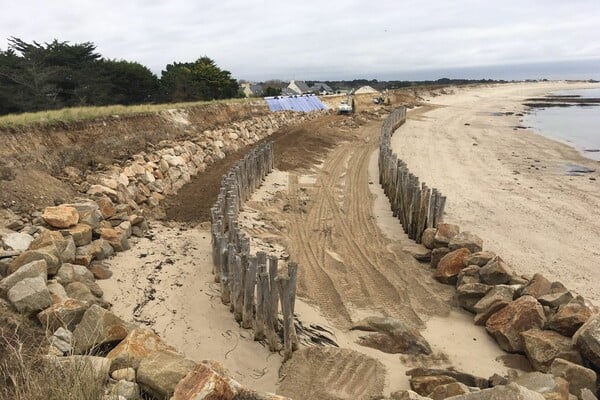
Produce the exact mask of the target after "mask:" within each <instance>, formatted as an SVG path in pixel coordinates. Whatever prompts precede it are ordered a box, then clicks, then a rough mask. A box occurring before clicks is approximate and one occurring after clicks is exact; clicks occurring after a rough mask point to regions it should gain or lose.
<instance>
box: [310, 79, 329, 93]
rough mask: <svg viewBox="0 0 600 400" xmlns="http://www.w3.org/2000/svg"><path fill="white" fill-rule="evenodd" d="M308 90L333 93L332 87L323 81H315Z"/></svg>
mask: <svg viewBox="0 0 600 400" xmlns="http://www.w3.org/2000/svg"><path fill="white" fill-rule="evenodd" d="M310 91H311V92H313V93H319V92H328V93H333V89H332V88H331V87H330V86H329V85H328V84H326V83H324V82H315V84H314V85H313V86H312V87H311V88H310Z"/></svg>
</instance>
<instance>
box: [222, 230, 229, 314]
mask: <svg viewBox="0 0 600 400" xmlns="http://www.w3.org/2000/svg"><path fill="white" fill-rule="evenodd" d="M228 253H229V251H228V244H227V238H226V237H223V238H221V278H220V281H221V301H222V302H223V304H229V301H230V300H231V293H230V291H229V256H228Z"/></svg>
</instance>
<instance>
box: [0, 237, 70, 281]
mask: <svg viewBox="0 0 600 400" xmlns="http://www.w3.org/2000/svg"><path fill="white" fill-rule="evenodd" d="M39 260H44V261H45V262H46V268H47V272H48V274H49V275H54V274H55V273H56V271H58V268H59V267H60V264H61V259H60V253H59V251H58V249H57V248H56V245H54V244H50V245H48V246H46V247H42V248H39V249H35V250H27V251H24V252H23V253H21V254H19V255H18V256H17V257H16V258H15V259H14V260H12V262H11V263H10V264H9V265H8V273H9V274H12V273H13V272H15V271H16V270H18V269H19V268H21V267H22V266H23V265H25V264H29V263H31V262H33V261H39Z"/></svg>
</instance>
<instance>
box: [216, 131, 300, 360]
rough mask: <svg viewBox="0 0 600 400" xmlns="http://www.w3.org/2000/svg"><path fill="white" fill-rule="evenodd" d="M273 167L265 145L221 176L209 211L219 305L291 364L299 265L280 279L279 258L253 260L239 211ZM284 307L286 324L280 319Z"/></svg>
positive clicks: (289, 268) (269, 146)
mask: <svg viewBox="0 0 600 400" xmlns="http://www.w3.org/2000/svg"><path fill="white" fill-rule="evenodd" d="M273 164H274V153H273V143H272V142H270V143H264V144H262V145H259V146H257V147H256V148H254V149H253V150H252V151H251V152H249V153H248V154H247V155H246V156H245V157H244V158H243V159H241V160H240V161H238V162H237V163H236V164H235V165H234V166H233V167H232V168H231V169H230V170H229V172H228V173H227V174H225V175H224V176H223V179H222V181H221V191H220V193H219V195H218V197H217V202H216V203H215V205H214V206H213V207H212V208H211V222H212V225H211V233H212V256H213V265H214V268H213V273H214V276H215V282H217V283H220V284H221V301H222V302H223V304H227V305H229V309H230V311H231V312H232V313H233V315H234V318H235V320H236V321H238V322H239V323H240V324H241V326H242V327H243V328H246V329H253V330H254V339H255V340H265V339H266V341H267V343H268V345H269V349H270V350H271V351H273V352H275V351H279V350H281V349H282V348H283V350H284V360H288V359H289V358H290V357H291V355H292V351H294V350H296V349H297V347H298V338H297V336H296V329H295V326H294V303H295V299H296V281H297V276H298V265H297V264H296V263H293V262H290V263H288V264H287V271H286V272H287V274H280V273H279V269H280V268H279V265H278V261H279V260H278V258H277V257H276V256H273V255H267V253H265V252H261V251H259V252H256V254H255V255H252V254H251V253H250V239H249V238H248V236H247V235H246V234H245V233H244V232H243V231H242V230H241V229H240V226H239V224H238V213H239V211H240V208H241V206H242V205H243V203H244V202H245V201H246V200H248V199H249V198H250V196H251V194H252V192H253V191H254V190H255V189H257V188H258V187H259V186H260V184H261V182H262V181H263V179H264V178H265V176H266V175H267V174H268V173H270V172H271V171H272V170H273ZM280 303H281V314H282V320H283V324H280V323H279V317H278V315H279V304H280ZM280 337H282V340H283V344H282V343H281V341H280V339H279V338H280Z"/></svg>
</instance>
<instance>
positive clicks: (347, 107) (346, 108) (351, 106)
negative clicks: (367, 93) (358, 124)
mask: <svg viewBox="0 0 600 400" xmlns="http://www.w3.org/2000/svg"><path fill="white" fill-rule="evenodd" d="M354 110H355V103H354V89H352V90H351V91H350V92H348V94H347V95H346V99H345V100H342V101H341V102H340V104H339V105H338V114H352V113H353V112H354Z"/></svg>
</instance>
